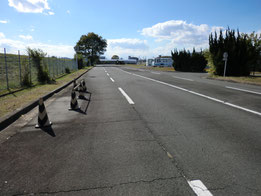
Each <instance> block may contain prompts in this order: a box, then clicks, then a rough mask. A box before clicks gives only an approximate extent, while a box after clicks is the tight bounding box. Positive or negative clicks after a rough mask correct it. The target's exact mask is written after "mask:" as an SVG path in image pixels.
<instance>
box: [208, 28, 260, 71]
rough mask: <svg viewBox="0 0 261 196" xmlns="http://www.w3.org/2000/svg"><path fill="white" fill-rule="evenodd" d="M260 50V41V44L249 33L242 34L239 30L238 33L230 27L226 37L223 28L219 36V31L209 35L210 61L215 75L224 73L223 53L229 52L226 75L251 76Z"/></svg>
mask: <svg viewBox="0 0 261 196" xmlns="http://www.w3.org/2000/svg"><path fill="white" fill-rule="evenodd" d="M260 39H261V38H260ZM260 51H261V49H260V43H259V46H258V45H256V44H255V43H254V41H253V40H252V38H251V37H249V35H247V34H240V33H239V30H238V31H237V34H236V32H235V30H230V29H229V28H228V29H227V30H226V32H225V37H223V32H222V30H220V33H219V36H218V35H217V32H215V33H214V36H213V34H212V33H211V34H210V36H209V56H208V61H209V65H211V66H212V67H211V70H212V72H213V73H214V74H215V75H219V76H222V75H223V74H224V66H225V63H224V61H223V54H224V52H227V53H228V59H227V69H226V76H249V74H250V71H251V70H252V69H253V66H255V65H256V64H257V61H258V58H259V57H260Z"/></svg>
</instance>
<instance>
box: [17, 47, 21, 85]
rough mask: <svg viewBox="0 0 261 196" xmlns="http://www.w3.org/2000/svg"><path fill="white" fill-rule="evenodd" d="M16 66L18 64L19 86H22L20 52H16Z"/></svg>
mask: <svg viewBox="0 0 261 196" xmlns="http://www.w3.org/2000/svg"><path fill="white" fill-rule="evenodd" d="M18 64H19V78H20V85H21V86H22V71H21V59H20V50H18Z"/></svg>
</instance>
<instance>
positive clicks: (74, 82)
mask: <svg viewBox="0 0 261 196" xmlns="http://www.w3.org/2000/svg"><path fill="white" fill-rule="evenodd" d="M76 86H77V82H76V81H75V80H74V81H73V88H75V87H76Z"/></svg>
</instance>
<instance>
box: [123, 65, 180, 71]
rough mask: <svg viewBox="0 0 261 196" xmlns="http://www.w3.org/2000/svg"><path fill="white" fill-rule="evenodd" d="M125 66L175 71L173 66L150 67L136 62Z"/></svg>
mask: <svg viewBox="0 0 261 196" xmlns="http://www.w3.org/2000/svg"><path fill="white" fill-rule="evenodd" d="M124 66H129V67H133V68H139V69H148V70H154V71H175V70H174V68H173V67H149V66H145V65H135V64H128V65H124Z"/></svg>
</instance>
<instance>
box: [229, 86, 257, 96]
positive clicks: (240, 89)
mask: <svg viewBox="0 0 261 196" xmlns="http://www.w3.org/2000/svg"><path fill="white" fill-rule="evenodd" d="M225 87H226V88H229V89H233V90H238V91H244V92H248V93H253V94H257V95H261V93H259V92H256V91H250V90H246V89H242V88H234V87H230V86H225Z"/></svg>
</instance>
